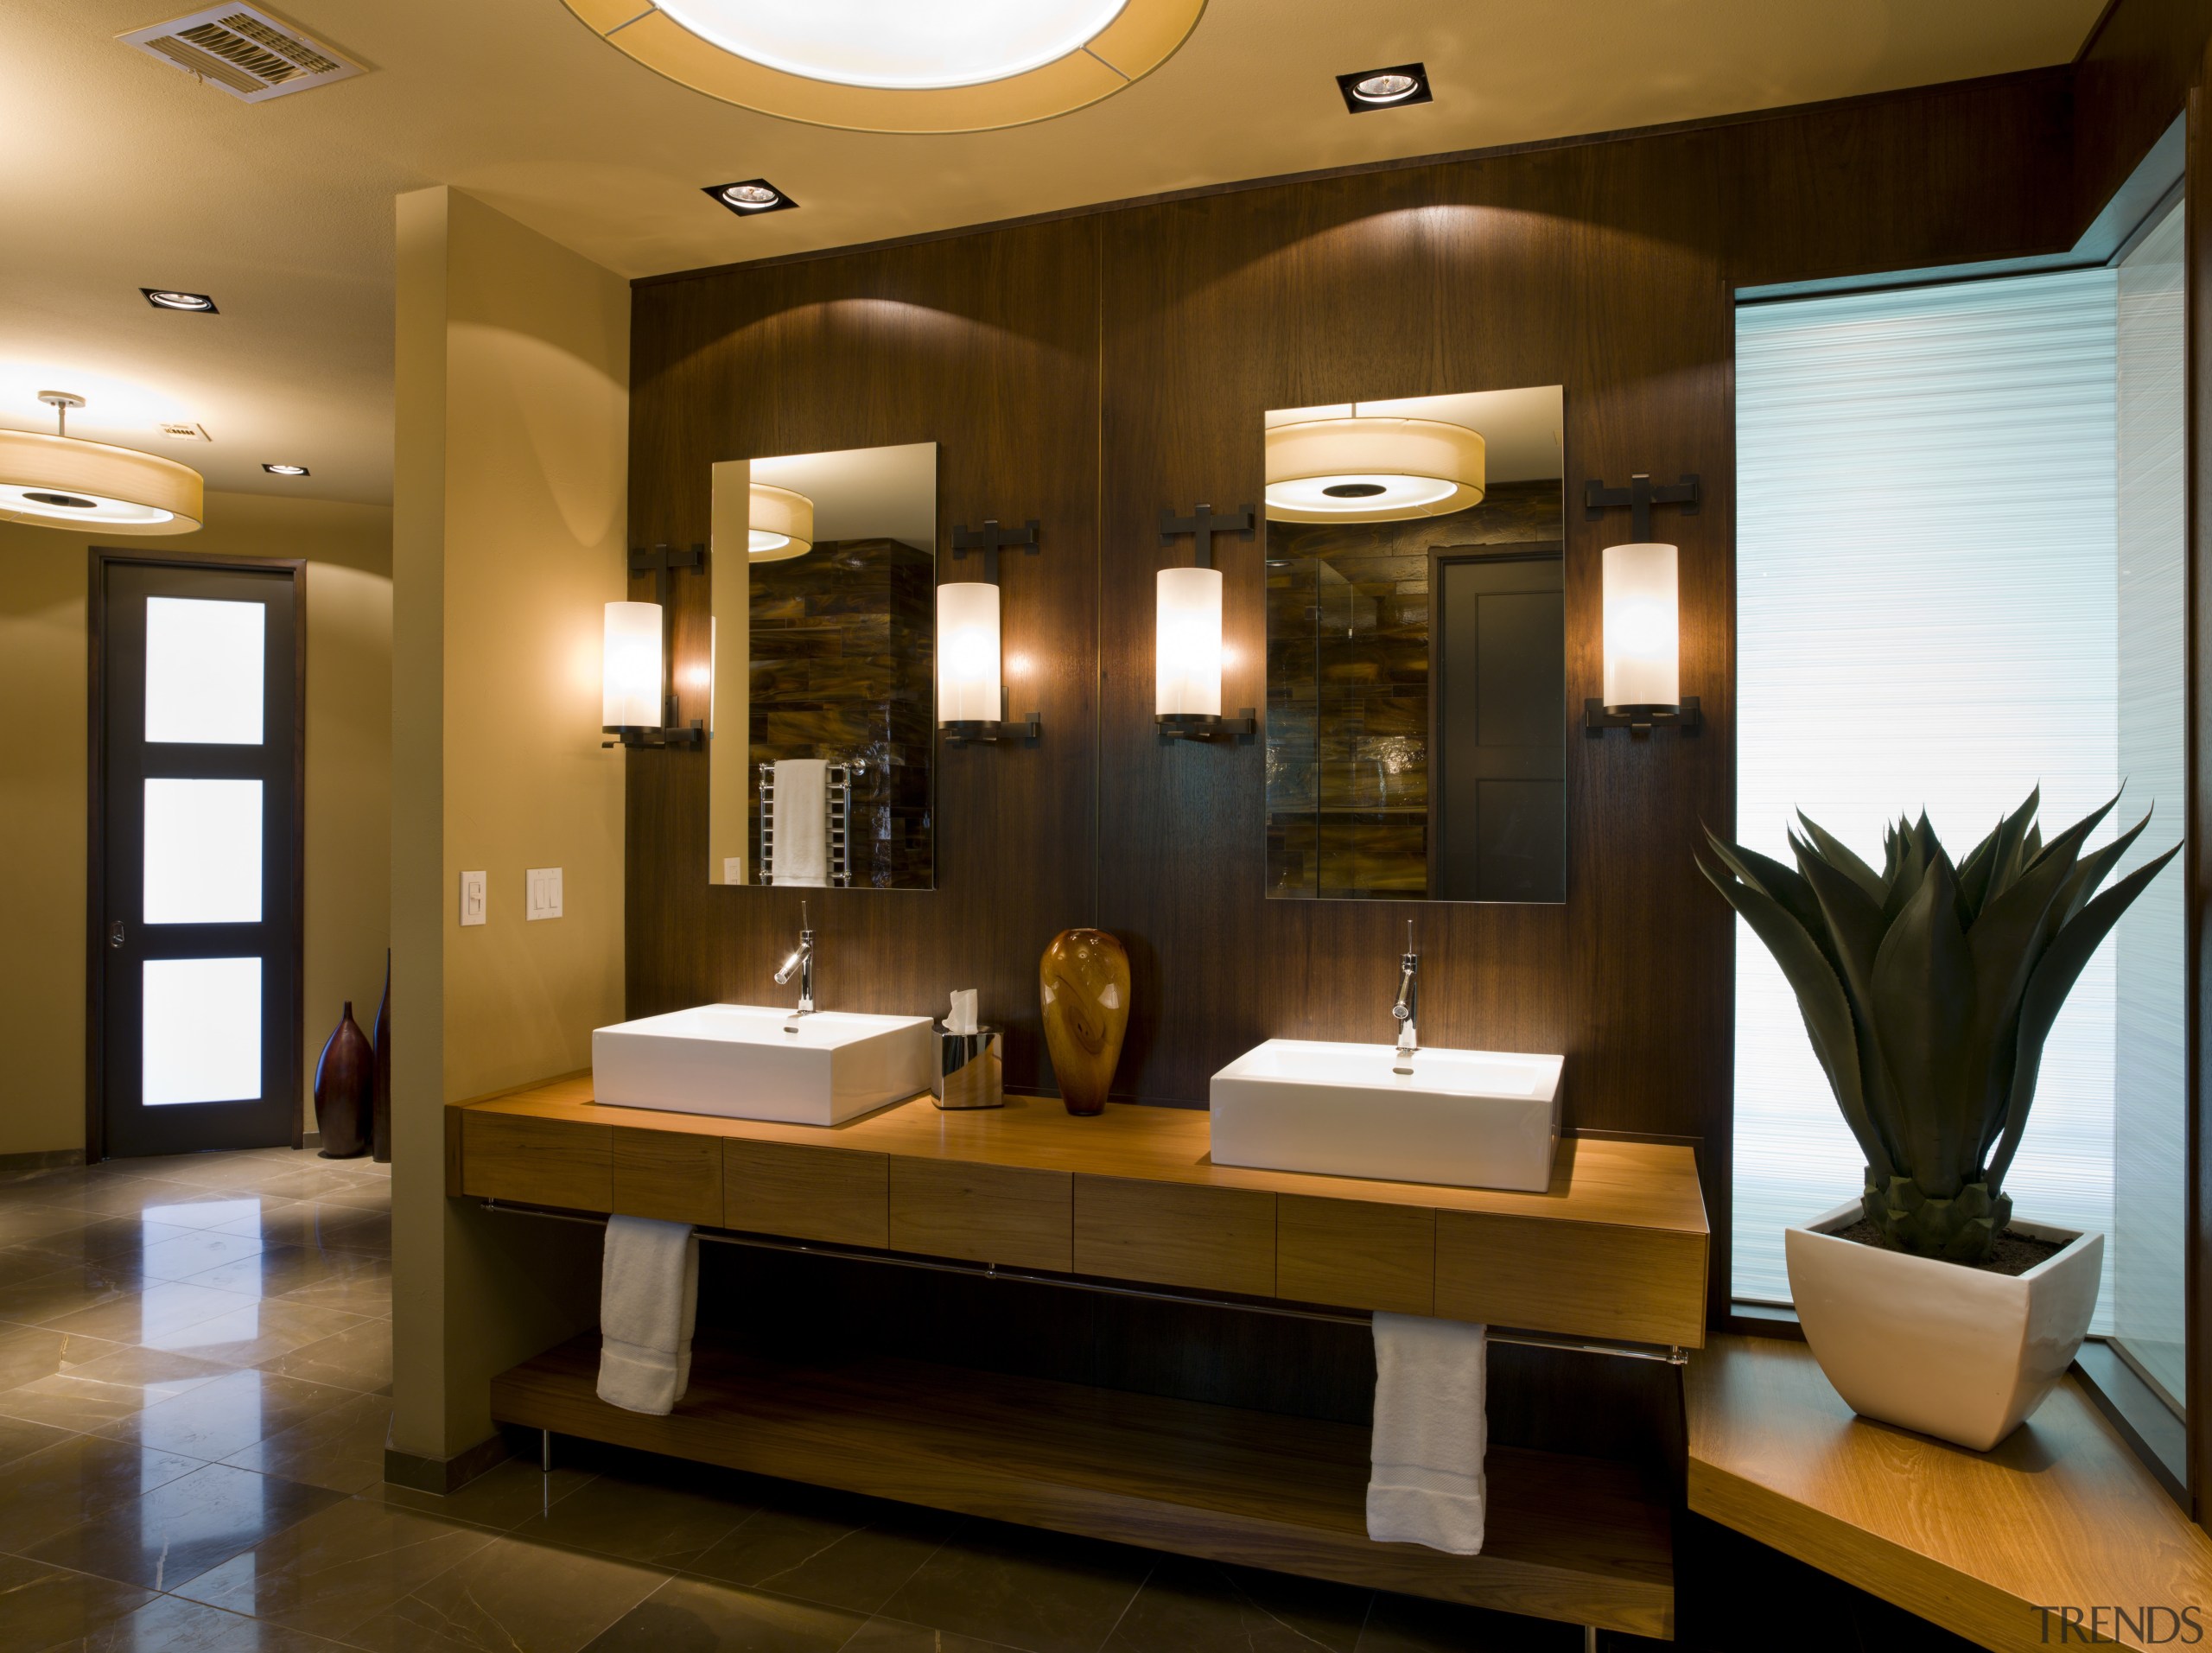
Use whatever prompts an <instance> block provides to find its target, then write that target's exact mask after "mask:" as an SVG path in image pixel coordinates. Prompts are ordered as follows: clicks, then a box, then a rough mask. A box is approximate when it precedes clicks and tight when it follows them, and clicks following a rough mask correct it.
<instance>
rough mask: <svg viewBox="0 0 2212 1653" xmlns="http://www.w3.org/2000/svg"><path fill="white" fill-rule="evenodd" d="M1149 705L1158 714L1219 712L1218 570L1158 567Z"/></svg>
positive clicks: (1219, 595)
mask: <svg viewBox="0 0 2212 1653" xmlns="http://www.w3.org/2000/svg"><path fill="white" fill-rule="evenodd" d="M1159 604H1160V607H1159V619H1158V633H1159V634H1158V639H1157V642H1156V644H1155V645H1154V711H1155V713H1157V714H1158V715H1160V716H1163V717H1185V716H1197V717H1218V716H1219V715H1221V570H1220V569H1160V597H1159Z"/></svg>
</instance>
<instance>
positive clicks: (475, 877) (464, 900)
mask: <svg viewBox="0 0 2212 1653" xmlns="http://www.w3.org/2000/svg"><path fill="white" fill-rule="evenodd" d="M484 882H485V880H484V874H481V873H463V874H461V923H463V924H465V925H467V924H481V923H483V922H484Z"/></svg>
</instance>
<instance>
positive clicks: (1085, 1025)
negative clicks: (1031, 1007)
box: [1037, 930, 1129, 1114]
mask: <svg viewBox="0 0 2212 1653" xmlns="http://www.w3.org/2000/svg"><path fill="white" fill-rule="evenodd" d="M1037 986H1038V990H1039V994H1040V995H1042V996H1043V999H1044V1002H1045V1048H1046V1050H1047V1051H1049V1052H1051V1053H1052V1072H1053V1074H1054V1076H1055V1077H1056V1078H1058V1080H1059V1082H1060V1100H1061V1102H1062V1103H1065V1105H1066V1108H1067V1110H1068V1111H1069V1112H1070V1113H1071V1114H1096V1113H1103V1112H1104V1111H1105V1109H1106V1095H1107V1092H1108V1091H1109V1090H1112V1089H1113V1087H1114V1066H1115V1064H1116V1063H1117V1062H1119V1061H1120V1060H1121V1059H1122V1036H1123V1035H1124V1034H1126V1033H1128V1031H1129V956H1128V952H1126V951H1125V950H1123V949H1122V944H1121V943H1120V942H1118V941H1116V940H1115V939H1114V938H1113V937H1111V936H1109V935H1108V934H1107V933H1106V932H1105V931H1103V930H1063V931H1060V933H1059V934H1058V935H1057V936H1055V937H1053V938H1052V945H1051V946H1049V947H1047V948H1046V949H1045V956H1044V957H1043V958H1041V959H1039V961H1038V964H1037Z"/></svg>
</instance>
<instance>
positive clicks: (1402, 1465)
mask: <svg viewBox="0 0 2212 1653" xmlns="http://www.w3.org/2000/svg"><path fill="white" fill-rule="evenodd" d="M1483 1332H1484V1328H1482V1327H1481V1326H1467V1325H1464V1324H1462V1323H1461V1322H1459V1321H1457V1320H1431V1319H1423V1318H1422V1317H1421V1316H1420V1315H1414V1314H1377V1315H1376V1317H1375V1441H1374V1446H1373V1447H1372V1448H1371V1450H1370V1453H1369V1461H1370V1465H1371V1467H1370V1471H1369V1473H1368V1480H1367V1535H1368V1536H1369V1537H1370V1538H1372V1539H1373V1540H1375V1542H1377V1543H1379V1544H1426V1545H1427V1546H1428V1548H1431V1549H1440V1550H1443V1551H1444V1552H1446V1554H1452V1555H1477V1554H1481V1553H1482V1548H1483V1504H1484V1496H1485V1495H1484V1486H1483V1453H1484V1449H1485V1448H1486V1447H1487V1446H1489V1444H1490V1417H1489V1411H1488V1408H1487V1407H1486V1405H1485V1403H1484V1393H1483V1391H1484V1357H1483Z"/></svg>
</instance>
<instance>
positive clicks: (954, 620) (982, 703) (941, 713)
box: [937, 581, 1004, 723]
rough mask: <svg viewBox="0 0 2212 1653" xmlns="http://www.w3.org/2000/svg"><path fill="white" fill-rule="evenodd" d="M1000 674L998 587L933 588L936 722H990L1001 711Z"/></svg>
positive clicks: (957, 584)
mask: <svg viewBox="0 0 2212 1653" xmlns="http://www.w3.org/2000/svg"><path fill="white" fill-rule="evenodd" d="M1000 687H1001V679H1000V676H999V588H997V587H996V586H995V585H986V584H984V583H982V582H980V581H960V582H954V583H953V584H950V585H942V586H939V587H938V588H937V721H938V722H940V723H967V722H997V721H998V719H999V718H1000V716H1001V714H1002V713H1003V711H1004V702H1003V696H1001V692H1000Z"/></svg>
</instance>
